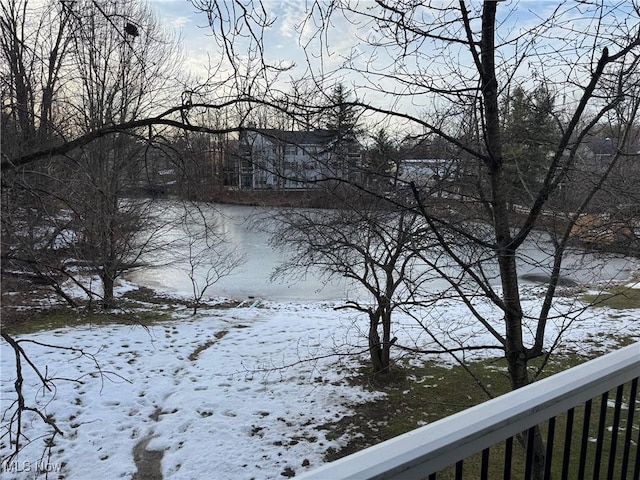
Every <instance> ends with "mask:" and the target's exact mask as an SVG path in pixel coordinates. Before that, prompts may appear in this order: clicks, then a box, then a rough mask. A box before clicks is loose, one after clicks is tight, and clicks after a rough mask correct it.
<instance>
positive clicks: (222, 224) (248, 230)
mask: <svg viewBox="0 0 640 480" xmlns="http://www.w3.org/2000/svg"><path fill="white" fill-rule="evenodd" d="M205 208H206V207H205ZM214 208H215V210H216V211H217V212H216V213H214ZM210 209H211V212H212V215H215V216H216V220H217V223H218V225H217V230H218V231H220V232H222V233H224V235H226V238H227V240H228V241H229V243H230V244H233V245H234V246H235V247H236V249H237V251H238V253H239V254H240V255H241V256H242V257H243V258H244V262H243V263H242V264H241V265H240V266H238V267H237V268H236V269H235V271H234V273H232V274H231V275H229V276H226V277H223V278H221V279H220V280H219V281H218V282H216V283H215V284H214V285H212V286H211V287H210V288H209V289H208V290H207V294H206V295H205V298H206V297H227V298H233V299H238V300H242V299H246V298H249V297H254V298H259V299H269V300H277V301H306V300H315V301H318V300H340V299H344V298H346V297H347V289H348V286H347V282H346V281H343V280H334V281H332V282H330V283H325V282H323V281H322V279H321V278H319V277H320V276H319V275H318V276H307V277H306V278H305V279H303V280H300V279H298V280H295V281H294V280H289V279H277V280H274V281H271V279H270V277H271V274H272V273H273V270H274V268H275V267H276V266H277V265H278V264H279V262H281V261H284V260H286V255H283V254H282V253H280V252H278V251H276V250H274V249H273V248H272V247H271V246H270V245H269V236H268V234H266V233H264V232H262V231H260V230H259V229H258V228H257V227H256V226H255V225H254V221H255V217H256V216H257V215H259V214H261V213H262V211H263V209H258V208H254V207H246V206H240V205H215V206H213V207H210ZM187 257H188V253H187V251H185V252H184V254H183V255H182V258H178V259H177V261H175V262H173V263H168V262H167V264H164V265H163V264H162V263H161V262H160V264H159V265H158V263H159V262H155V263H156V265H158V266H156V267H154V268H150V269H144V270H139V271H136V272H133V273H132V274H130V275H129V276H128V278H130V279H131V280H132V281H134V282H135V283H138V284H140V285H145V286H148V287H151V288H153V289H156V290H161V291H170V292H172V293H179V294H183V295H189V296H190V295H192V284H191V280H190V279H189V276H188V269H189V266H188V258H187ZM200 270H203V269H202V268H201V269H200ZM201 274H202V272H201Z"/></svg>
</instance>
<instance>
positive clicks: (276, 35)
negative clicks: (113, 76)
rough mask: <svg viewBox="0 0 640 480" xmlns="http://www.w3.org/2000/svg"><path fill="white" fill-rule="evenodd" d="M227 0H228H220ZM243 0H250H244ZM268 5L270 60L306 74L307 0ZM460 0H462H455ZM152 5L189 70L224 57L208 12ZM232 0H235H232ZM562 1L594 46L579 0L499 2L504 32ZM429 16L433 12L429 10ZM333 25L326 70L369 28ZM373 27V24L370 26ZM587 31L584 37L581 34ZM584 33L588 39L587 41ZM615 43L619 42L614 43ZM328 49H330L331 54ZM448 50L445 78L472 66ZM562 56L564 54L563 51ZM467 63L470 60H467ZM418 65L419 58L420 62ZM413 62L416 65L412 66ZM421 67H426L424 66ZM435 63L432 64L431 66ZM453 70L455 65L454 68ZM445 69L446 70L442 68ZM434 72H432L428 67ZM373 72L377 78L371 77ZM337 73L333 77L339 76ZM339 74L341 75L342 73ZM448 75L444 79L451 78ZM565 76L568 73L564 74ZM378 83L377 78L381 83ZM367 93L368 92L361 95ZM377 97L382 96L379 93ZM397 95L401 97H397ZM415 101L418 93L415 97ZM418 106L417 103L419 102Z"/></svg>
mask: <svg viewBox="0 0 640 480" xmlns="http://www.w3.org/2000/svg"><path fill="white" fill-rule="evenodd" d="M218 1H219V2H221V4H223V3H222V2H224V1H225V0H218ZM603 1H604V4H605V5H606V6H607V8H608V9H609V10H611V11H613V12H615V15H616V16H617V17H618V18H624V16H627V15H628V12H625V10H627V9H628V8H631V1H630V0H603ZM243 3H248V0H245V1H244V2H243ZM262 3H263V5H264V6H265V9H266V11H267V13H268V15H269V16H270V18H272V19H274V23H273V25H272V26H271V27H270V28H269V29H268V30H267V31H266V32H265V37H264V43H265V56H266V57H267V58H266V60H267V62H269V63H276V62H278V61H284V62H292V63H295V64H296V65H298V69H297V70H296V71H294V72H293V75H298V76H300V75H302V73H303V72H304V68H305V66H306V60H305V56H304V52H303V50H302V49H301V48H300V43H301V42H302V43H304V42H308V41H309V39H310V38H311V36H312V34H313V33H314V32H316V31H317V26H315V25H313V23H307V28H306V29H301V28H300V25H301V23H302V22H303V20H304V19H305V17H306V15H307V10H306V9H307V4H308V3H309V1H308V0H263V2H262ZM442 3H446V4H449V3H451V2H450V1H448V0H447V1H445V0H442ZM453 3H455V4H457V2H453ZM467 3H468V6H469V8H473V7H477V6H479V5H480V0H470V1H469V2H467ZM311 4H313V2H311ZM368 4H370V5H372V6H373V5H375V3H374V2H373V0H359V5H360V6H361V8H366V7H367V6H369V5H368ZM150 5H151V7H152V9H153V10H154V11H155V12H156V13H157V15H158V16H159V18H160V20H161V21H162V23H163V24H164V25H166V26H167V27H170V28H174V29H175V30H176V31H177V33H179V34H180V35H181V36H182V38H183V42H184V48H185V52H186V54H187V58H188V60H187V66H188V68H189V70H191V71H192V72H194V73H196V74H198V75H200V76H201V78H202V77H203V76H204V74H205V72H206V65H207V64H208V63H210V61H209V56H210V57H211V62H212V63H216V60H219V58H220V50H219V47H218V46H217V44H216V42H215V40H214V39H213V38H212V36H211V29H210V27H209V25H208V20H207V17H206V15H205V14H203V13H201V12H197V11H196V9H195V7H194V6H193V5H192V4H191V3H190V2H189V1H188V0H150ZM229 5H230V4H229ZM558 7H560V8H561V9H563V10H565V12H564V14H563V16H562V20H563V22H564V23H563V25H564V27H565V28H567V27H568V28H571V29H572V30H573V32H574V33H575V35H576V38H580V41H581V42H582V43H584V44H585V46H584V48H586V49H587V51H589V50H590V49H593V47H594V45H593V44H589V39H588V37H586V36H584V34H583V32H587V31H593V30H595V21H596V19H594V18H593V14H592V13H585V10H584V7H583V6H581V5H580V3H579V2H577V1H575V0H567V1H557V0H554V1H551V0H520V1H517V0H506V1H504V2H501V4H500V5H499V8H498V16H499V18H498V22H499V32H500V34H502V35H506V36H507V37H509V38H511V39H513V38H516V37H517V36H518V35H519V34H520V33H522V32H523V31H525V30H526V29H527V28H528V27H532V26H534V25H538V24H540V23H541V22H542V23H544V22H543V19H545V18H546V17H547V16H548V15H549V14H550V13H551V12H553V11H554V10H555V9H557V8H558ZM425 12H427V13H425V17H427V16H428V15H429V14H430V13H429V12H428V11H427V10H425ZM629 18H631V19H633V18H637V16H635V15H633V16H631V17H629ZM332 27H333V28H332V30H331V34H330V35H329V36H327V37H325V38H323V39H322V40H323V47H324V50H323V62H322V67H323V69H324V71H325V72H326V71H331V70H332V69H333V68H335V67H336V66H337V65H338V64H339V63H341V60H342V55H343V54H345V53H346V52H349V51H351V50H352V49H353V48H354V46H355V45H356V43H357V40H356V39H357V37H358V36H360V37H361V38H362V37H363V36H364V35H366V34H367V29H362V28H361V30H360V31H359V32H356V30H357V29H358V25H357V24H355V23H353V22H349V21H347V19H345V18H344V17H343V16H341V15H334V16H333V17H332ZM367 28H369V27H367ZM582 37H584V38H582ZM584 39H587V40H586V41H585V40H584ZM310 45H311V49H309V50H308V52H313V53H315V54H317V53H318V49H319V46H318V43H317V42H311V44H310ZM361 48H362V47H356V50H355V51H356V53H360V54H361V58H362V61H363V62H364V61H365V59H371V58H373V56H375V61H376V62H378V65H384V64H385V62H387V63H388V64H391V62H392V60H394V59H393V58H390V57H387V58H385V57H384V55H385V54H384V53H382V52H381V51H376V52H375V55H373V56H372V53H371V52H372V50H371V49H370V50H369V51H368V52H367V51H361ZM536 48H538V49H539V50H538V53H544V54H545V55H547V54H549V52H555V50H554V48H553V45H551V46H549V45H548V44H547V45H537V46H536ZM602 48H603V45H596V48H595V51H596V52H599V51H601V50H602ZM613 48H615V46H613ZM237 52H238V55H242V54H243V51H242V46H241V45H239V46H238V48H237ZM327 52H329V53H330V54H331V55H326V54H327ZM446 53H447V55H448V56H449V57H450V58H448V59H445V60H442V61H441V60H439V59H438V58H437V55H436V56H435V57H436V58H435V59H434V61H433V68H434V71H435V70H438V69H439V70H440V73H441V75H442V78H443V79H445V77H446V72H447V68H449V69H451V68H459V67H460V66H461V67H465V66H467V67H472V60H471V58H470V56H469V53H468V51H467V49H466V48H465V49H464V50H463V49H462V48H461V49H460V50H459V51H458V53H457V54H456V52H455V50H452V51H447V52H446ZM561 53H562V55H564V56H565V59H566V55H568V54H567V53H566V52H565V51H563V52H561ZM502 54H503V55H511V53H510V52H509V51H508V49H507V50H505V49H503V50H502ZM553 58H554V55H553V54H551V55H550V56H549V58H548V59H547V64H546V65H545V68H547V70H546V71H545V74H546V75H548V76H549V75H550V76H551V77H550V78H553V75H555V74H554V73H553V70H554V69H557V68H558V65H559V64H560V63H562V62H560V63H558V62H554V61H553ZM558 58H559V57H558ZM313 61H314V62H315V65H314V68H320V67H319V65H320V62H318V61H316V60H313ZM466 64H468V65H466ZM416 65H417V64H416ZM409 68H411V66H409ZM421 68H423V67H422V66H421ZM429 68H431V67H429ZM527 68H528V67H527V65H526V64H520V65H519V66H518V69H519V70H518V73H519V74H520V76H521V78H523V79H524V80H523V81H525V82H526V81H527V80H526V79H527V77H529V79H532V78H535V76H536V72H535V71H527ZM449 71H450V70H449ZM443 72H444V73H443ZM429 75H430V73H429ZM368 77H372V78H373V80H371V78H368ZM368 77H367V76H361V77H360V78H359V79H356V80H354V77H353V76H350V77H349V78H348V81H347V82H346V83H347V84H349V83H350V82H353V85H355V86H356V88H357V89H358V91H359V92H366V91H367V89H366V87H364V88H362V87H363V86H365V85H366V83H367V82H372V83H373V82H384V81H385V79H384V78H375V76H371V75H369V76H368ZM335 79H336V77H334V80H335ZM338 80H340V81H342V79H341V78H338ZM446 80H447V79H445V81H446ZM562 81H566V76H565V77H564V80H562ZM376 85H377V83H376ZM370 95H376V92H371V93H370ZM361 99H363V98H361ZM364 100H368V101H371V100H372V98H371V97H368V98H364ZM376 100H377V99H376ZM396 101H397V99H396ZM412 101H415V97H413V98H412ZM425 105H426V103H422V104H420V105H419V108H425ZM414 106H416V105H415V104H414Z"/></svg>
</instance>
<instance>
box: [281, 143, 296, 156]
mask: <svg viewBox="0 0 640 480" xmlns="http://www.w3.org/2000/svg"><path fill="white" fill-rule="evenodd" d="M297 153H298V147H296V146H295V145H285V147H284V154H285V155H287V156H294V155H296V154H297Z"/></svg>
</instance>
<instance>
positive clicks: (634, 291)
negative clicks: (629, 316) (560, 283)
mask: <svg viewBox="0 0 640 480" xmlns="http://www.w3.org/2000/svg"><path fill="white" fill-rule="evenodd" d="M582 300H583V301H585V302H587V303H590V304H591V305H593V306H594V307H609V308H614V309H617V310H624V309H629V308H640V288H630V287H625V286H624V285H617V286H615V287H612V288H610V289H608V290H607V291H605V292H602V293H599V294H596V295H583V296H582Z"/></svg>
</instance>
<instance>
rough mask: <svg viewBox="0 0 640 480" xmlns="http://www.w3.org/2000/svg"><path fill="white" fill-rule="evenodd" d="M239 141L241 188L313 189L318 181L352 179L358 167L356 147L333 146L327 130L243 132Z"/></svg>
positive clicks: (333, 136)
mask: <svg viewBox="0 0 640 480" xmlns="http://www.w3.org/2000/svg"><path fill="white" fill-rule="evenodd" d="M239 140H240V141H239V158H238V163H239V167H238V170H237V171H238V186H239V187H240V188H242V189H268V188H273V189H303V188H313V184H314V183H315V182H317V181H319V180H326V179H329V178H343V179H344V178H352V177H353V175H355V174H356V172H357V170H358V169H359V168H361V163H362V153H361V148H360V145H359V144H353V143H352V144H349V145H348V146H345V145H337V143H338V142H336V135H335V133H334V132H332V131H330V130H313V131H301V130H293V131H287V130H278V129H255V130H245V131H243V132H241V134H240V139H239Z"/></svg>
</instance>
